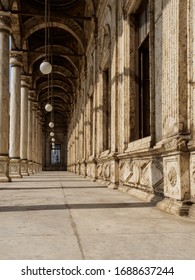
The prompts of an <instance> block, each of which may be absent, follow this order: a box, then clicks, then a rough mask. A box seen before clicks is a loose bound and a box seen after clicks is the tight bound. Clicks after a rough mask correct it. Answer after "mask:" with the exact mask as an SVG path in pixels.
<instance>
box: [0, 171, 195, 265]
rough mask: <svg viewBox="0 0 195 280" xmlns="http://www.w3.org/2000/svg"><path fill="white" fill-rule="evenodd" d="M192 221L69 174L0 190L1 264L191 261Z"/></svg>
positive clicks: (55, 174) (17, 182)
mask: <svg viewBox="0 0 195 280" xmlns="http://www.w3.org/2000/svg"><path fill="white" fill-rule="evenodd" d="M194 240H195V220H193V219H190V218H188V217H176V216H173V215H170V214H167V213H164V212H162V211H160V210H159V209H157V208H155V206H154V205H153V204H151V203H149V202H146V201H144V200H142V199H140V198H137V197H133V196H130V195H129V194H126V193H122V192H120V191H118V190H111V189H108V188H106V187H105V186H104V185H102V184H100V183H97V182H92V181H90V180H89V179H85V178H82V177H80V176H77V175H75V174H72V173H69V172H61V171H60V172H41V173H39V174H35V175H31V176H27V177H24V178H21V179H14V180H13V182H11V183H1V184H0V259H1V260H21V259H24V260H26V259H29V260H37V259H40V260H44V259H45V260H63V259H64V260H68V259H69V260H80V259H85V260H104V259H105V260H116V259H119V260H123V259H125V260H128V259H135V260H137V259H149V260H151V259H154V260H156V259H157V260H161V259H168V260H170V259H175V260H177V259H178V260H179V259H184V260H189V259H193V260H194V259H195V242H194Z"/></svg>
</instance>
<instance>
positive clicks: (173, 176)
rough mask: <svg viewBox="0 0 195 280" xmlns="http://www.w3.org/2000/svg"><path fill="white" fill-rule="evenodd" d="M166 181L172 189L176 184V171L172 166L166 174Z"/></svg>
mask: <svg viewBox="0 0 195 280" xmlns="http://www.w3.org/2000/svg"><path fill="white" fill-rule="evenodd" d="M168 179H169V182H170V184H171V186H172V187H174V186H175V185H176V183H177V171H176V169H175V167H174V166H172V167H171V168H170V170H169V172H168Z"/></svg>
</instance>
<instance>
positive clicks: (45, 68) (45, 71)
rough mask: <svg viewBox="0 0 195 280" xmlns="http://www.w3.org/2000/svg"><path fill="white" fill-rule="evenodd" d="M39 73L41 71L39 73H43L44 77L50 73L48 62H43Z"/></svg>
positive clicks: (50, 67)
mask: <svg viewBox="0 0 195 280" xmlns="http://www.w3.org/2000/svg"><path fill="white" fill-rule="evenodd" d="M40 71H41V73H43V74H45V75H46V74H49V73H51V71H52V66H51V64H50V63H49V62H48V61H46V60H44V61H43V62H42V63H41V64H40Z"/></svg>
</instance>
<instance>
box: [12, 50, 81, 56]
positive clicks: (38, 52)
mask: <svg viewBox="0 0 195 280" xmlns="http://www.w3.org/2000/svg"><path fill="white" fill-rule="evenodd" d="M12 51H18V52H24V53H37V54H44V53H45V52H44V51H42V52H41V51H33V50H25V49H12ZM53 55H65V56H76V57H82V56H85V55H84V54H74V53H63V52H62V53H58V52H54V53H53Z"/></svg>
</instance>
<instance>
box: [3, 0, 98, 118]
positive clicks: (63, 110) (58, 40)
mask: <svg viewBox="0 0 195 280" xmlns="http://www.w3.org/2000/svg"><path fill="white" fill-rule="evenodd" d="M95 2H96V0H15V1H13V0H10V1H6V0H0V4H1V9H3V10H7V11H10V12H11V13H12V15H13V23H12V31H13V32H12V50H17V51H22V52H23V53H24V69H23V71H24V74H29V75H30V76H31V78H32V88H33V89H36V94H37V96H36V99H37V101H38V102H39V104H41V106H42V109H43V108H44V106H45V104H46V102H47V99H48V89H49V94H51V93H52V96H53V104H54V109H55V111H58V113H59V114H61V116H63V117H64V119H68V118H69V117H70V108H71V104H72V103H73V101H74V96H75V94H76V92H77V89H78V84H79V74H80V71H81V67H82V65H83V63H84V61H85V59H84V56H85V50H86V46H87V38H86V35H85V25H86V23H89V22H91V21H92V20H93V17H94V14H95V5H96V3H95ZM46 3H47V11H48V13H47V16H48V17H47V21H46V19H45V7H46ZM46 22H47V26H48V27H47V29H46ZM46 30H47V36H46V32H45V31H46ZM46 37H47V43H46V40H45V39H46ZM45 45H49V47H48V48H47V49H48V50H49V59H50V61H51V63H52V67H53V68H52V73H51V74H50V75H49V77H48V75H44V74H42V73H41V71H40V69H39V67H40V64H41V63H42V61H43V60H44V59H45ZM43 111H44V110H43ZM44 114H46V112H44Z"/></svg>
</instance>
